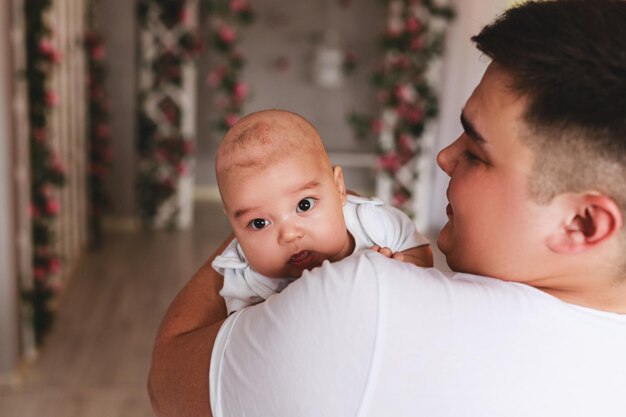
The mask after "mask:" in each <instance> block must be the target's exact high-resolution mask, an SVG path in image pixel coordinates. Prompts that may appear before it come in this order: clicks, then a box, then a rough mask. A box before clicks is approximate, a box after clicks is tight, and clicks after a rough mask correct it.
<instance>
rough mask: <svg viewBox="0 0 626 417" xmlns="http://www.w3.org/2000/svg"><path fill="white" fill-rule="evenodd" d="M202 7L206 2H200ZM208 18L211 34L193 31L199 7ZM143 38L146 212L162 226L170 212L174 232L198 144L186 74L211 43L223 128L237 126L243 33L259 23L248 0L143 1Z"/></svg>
mask: <svg viewBox="0 0 626 417" xmlns="http://www.w3.org/2000/svg"><path fill="white" fill-rule="evenodd" d="M198 2H199V3H198ZM198 4H199V6H200V7H201V9H202V13H201V14H202V15H206V16H208V19H209V21H208V23H207V24H206V25H201V26H202V27H206V28H207V29H206V32H204V33H201V32H198V31H196V30H194V29H192V24H191V22H190V20H191V11H190V10H191V8H192V7H196V5H198ZM137 10H138V16H139V22H140V34H141V35H140V36H141V48H140V49H141V51H140V55H141V57H142V58H141V62H140V92H139V116H138V142H137V150H138V154H139V173H138V181H137V190H138V196H139V206H140V214H141V218H142V220H143V224H144V225H145V226H147V227H152V226H154V225H155V220H157V219H158V218H160V217H162V213H163V210H164V208H166V207H169V208H168V210H166V211H167V213H169V214H167V213H166V216H167V217H168V219H166V220H164V221H163V220H161V221H162V222H163V223H165V224H166V225H169V226H172V227H173V226H174V222H175V219H176V217H177V216H178V214H179V210H180V207H178V206H177V204H178V203H177V202H176V199H177V197H179V195H180V187H179V185H180V182H181V180H182V179H184V178H185V176H186V175H187V173H188V166H189V160H190V155H191V152H192V151H193V149H194V140H193V138H191V137H189V134H188V133H186V130H185V128H184V125H185V122H184V120H185V111H186V109H185V103H186V102H185V100H186V97H185V92H184V88H185V87H184V82H185V81H184V80H185V78H184V74H185V70H186V68H188V67H189V64H190V63H191V62H192V60H194V59H195V58H197V56H198V55H199V53H200V52H201V51H202V50H203V49H204V45H205V44H208V45H209V46H210V47H211V52H212V54H213V55H212V58H213V59H212V61H213V62H214V65H213V66H212V68H211V70H210V71H209V75H208V78H207V83H208V84H209V85H210V87H212V88H213V89H214V90H215V93H216V94H215V108H214V109H213V110H214V113H215V114H216V116H215V117H216V120H217V122H216V125H217V126H216V127H217V128H218V129H219V130H225V129H228V128H230V127H231V126H232V125H233V124H234V123H235V122H236V121H237V120H238V118H239V116H240V114H241V111H242V105H243V103H244V101H245V99H246V97H247V96H248V93H249V91H248V86H247V85H246V84H245V83H244V82H243V81H241V70H242V68H243V66H244V61H245V60H244V56H243V54H242V53H241V51H240V50H239V48H238V43H239V29H240V28H241V27H243V26H245V25H247V24H250V23H251V22H252V21H253V20H254V12H253V10H252V7H251V6H250V4H249V3H248V1H247V0H139V3H138V9H137Z"/></svg>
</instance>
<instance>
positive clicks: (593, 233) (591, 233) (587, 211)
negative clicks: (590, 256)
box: [548, 194, 623, 253]
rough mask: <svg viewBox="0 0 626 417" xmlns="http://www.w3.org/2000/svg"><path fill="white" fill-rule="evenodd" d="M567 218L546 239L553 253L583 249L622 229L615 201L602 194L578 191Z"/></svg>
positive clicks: (581, 250)
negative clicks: (557, 229) (554, 232)
mask: <svg viewBox="0 0 626 417" xmlns="http://www.w3.org/2000/svg"><path fill="white" fill-rule="evenodd" d="M569 204H571V206H570V207H571V210H570V214H569V216H568V218H567V219H566V221H565V222H564V223H563V226H562V227H561V230H560V232H559V233H556V234H554V235H553V236H551V237H550V239H549V240H548V246H549V247H550V249H552V250H553V251H555V252H557V253H580V252H586V251H588V250H590V249H592V248H594V247H596V246H598V245H599V244H601V243H604V242H606V241H608V240H609V239H610V238H611V237H614V236H616V235H617V234H618V233H619V232H620V230H621V228H622V222H623V218H622V213H621V211H620V209H619V207H618V205H617V203H616V202H615V201H614V200H613V199H611V198H610V197H608V196H606V195H602V194H582V195H579V196H576V197H575V198H574V199H572V201H571V203H569Z"/></svg>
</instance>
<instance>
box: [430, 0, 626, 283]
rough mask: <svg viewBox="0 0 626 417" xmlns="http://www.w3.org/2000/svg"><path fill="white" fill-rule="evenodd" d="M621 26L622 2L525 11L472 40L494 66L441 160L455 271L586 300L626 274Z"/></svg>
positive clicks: (625, 8)
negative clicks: (599, 285)
mask: <svg viewBox="0 0 626 417" xmlns="http://www.w3.org/2000/svg"><path fill="white" fill-rule="evenodd" d="M625 28H626V3H624V2H604V1H601V2H595V1H594V2H580V1H563V2H545V3H527V4H524V5H522V6H519V7H518V8H515V9H511V10H510V11H508V12H507V13H505V15H504V16H503V17H501V18H500V19H498V20H497V21H496V22H494V23H493V24H492V25H489V26H487V27H486V28H485V29H483V31H482V32H481V33H480V34H479V35H477V36H475V37H474V38H473V39H474V41H475V42H476V43H477V45H478V48H479V49H480V50H481V51H483V52H484V53H485V54H487V55H489V56H490V57H491V58H492V63H491V64H490V65H489V68H488V69H487V71H486V73H485V75H484V77H483V79H482V80H481V83H480V84H479V86H478V87H477V88H476V90H475V91H474V93H473V94H472V96H471V97H470V99H469V100H468V101H467V103H466V105H465V107H464V109H463V113H462V116H461V119H462V120H461V121H462V124H463V128H464V130H465V132H464V133H463V134H462V135H461V136H460V137H459V138H458V139H457V140H456V141H455V142H454V143H453V144H452V145H450V146H449V147H448V148H446V149H444V150H443V151H441V153H440V154H439V156H438V163H439V165H440V166H441V168H442V169H443V170H444V171H446V173H448V174H449V175H450V177H451V180H450V186H449V189H448V199H449V201H450V205H449V207H448V217H449V222H448V224H447V225H446V226H445V227H444V229H443V230H442V232H441V234H440V237H439V241H438V244H439V246H440V248H441V249H442V251H443V252H444V253H445V254H446V257H447V260H448V262H449V264H450V265H451V267H452V268H453V269H456V270H461V271H466V272H474V273H478V274H484V275H490V276H495V277H500V278H502V279H507V280H513V281H520V282H527V283H529V284H531V285H534V286H536V287H540V288H546V289H555V288H557V289H559V290H563V289H564V287H565V286H569V288H568V290H571V291H572V292H578V293H583V292H585V291H587V293H588V292H591V290H590V286H593V285H594V282H593V280H590V279H589V278H588V277H589V276H590V275H596V276H602V277H609V276H611V277H613V279H615V278H616V277H620V276H622V277H623V274H624V268H623V265H624V262H625V260H624V245H623V243H622V244H621V246H620V243H619V239H618V236H619V234H620V233H622V234H623V219H624V211H625V209H626V189H625V188H624V178H626V171H625V169H626V159H625V158H626V124H625V123H626V117H624V116H625V111H626V54H625V53H624V51H626V33H624V30H626V29H625ZM613 55H615V56H613ZM594 268H596V269H595V270H594ZM598 268H601V269H602V270H598ZM563 277H567V280H564V279H563ZM604 284H606V283H604ZM556 292H558V291H556V290H554V291H553V293H556Z"/></svg>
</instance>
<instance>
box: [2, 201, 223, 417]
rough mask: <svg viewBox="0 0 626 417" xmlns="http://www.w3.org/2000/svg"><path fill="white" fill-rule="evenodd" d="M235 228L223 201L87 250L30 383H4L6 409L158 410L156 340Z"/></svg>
mask: <svg viewBox="0 0 626 417" xmlns="http://www.w3.org/2000/svg"><path fill="white" fill-rule="evenodd" d="M228 232H229V227H228V224H227V222H226V219H225V217H224V215H223V213H222V211H221V207H220V206H219V205H217V204H208V203H203V204H202V205H199V206H198V207H197V208H196V225H195V226H194V229H193V230H190V231H184V232H149V233H142V234H111V235H108V236H107V237H106V241H105V243H104V245H103V246H102V248H101V249H99V250H98V251H94V252H90V253H87V254H86V255H85V256H84V258H83V259H82V260H81V262H80V264H79V265H78V266H77V269H76V272H75V274H74V275H73V278H72V280H71V281H70V283H69V285H68V287H67V289H66V292H65V293H64V295H63V299H62V302H61V307H60V311H59V315H58V318H57V322H56V325H55V327H54V329H53V332H52V333H51V334H50V336H49V337H48V339H47V340H46V343H45V346H44V348H43V349H42V350H41V352H40V357H39V358H38V360H37V361H36V362H35V363H34V364H32V365H30V366H27V367H26V370H25V373H24V376H25V378H24V382H23V383H22V384H20V385H18V386H15V387H1V388H0V417H143V416H146V417H148V416H152V415H153V414H152V411H151V408H150V405H149V402H148V397H147V394H146V388H145V386H146V376H147V373H148V369H149V363H150V356H151V350H152V343H153V340H154V336H155V334H156V331H157V328H158V325H159V323H160V321H161V318H162V316H163V314H164V313H165V310H166V308H167V306H168V305H169V303H170V302H171V300H172V299H173V297H174V295H175V294H176V293H177V291H178V290H179V289H180V288H181V287H182V285H183V284H184V282H185V281H186V280H187V279H188V278H189V277H191V275H192V274H193V272H194V271H195V270H196V269H197V268H198V267H199V266H200V265H201V264H202V263H203V261H204V260H205V259H206V258H207V256H208V255H209V254H210V253H212V251H213V249H215V247H216V246H217V245H218V244H219V243H220V242H221V241H222V240H223V238H224V237H225V236H226V235H227V233H228Z"/></svg>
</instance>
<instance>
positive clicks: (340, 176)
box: [333, 165, 348, 205]
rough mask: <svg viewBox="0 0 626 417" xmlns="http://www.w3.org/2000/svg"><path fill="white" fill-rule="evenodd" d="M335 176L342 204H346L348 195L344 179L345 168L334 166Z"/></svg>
mask: <svg viewBox="0 0 626 417" xmlns="http://www.w3.org/2000/svg"><path fill="white" fill-rule="evenodd" d="M333 177H334V179H335V187H337V191H339V197H340V198H341V205H345V204H346V203H347V202H348V197H347V196H346V183H345V182H344V180H343V169H341V167H340V166H338V165H337V166H334V167H333Z"/></svg>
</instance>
